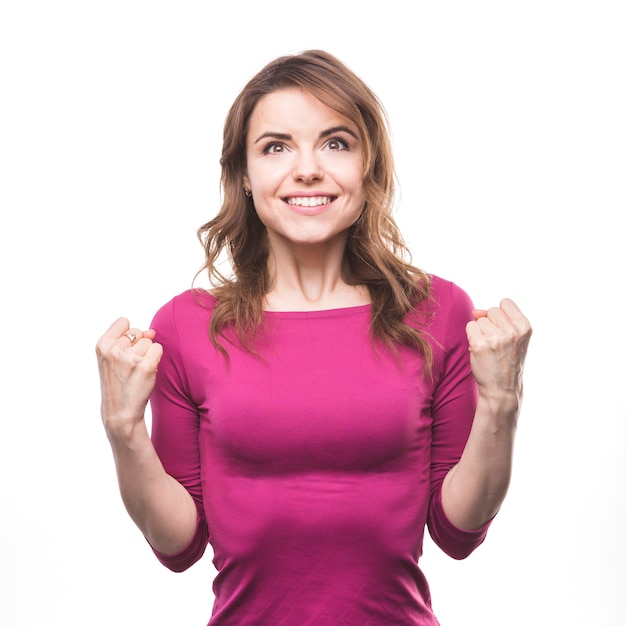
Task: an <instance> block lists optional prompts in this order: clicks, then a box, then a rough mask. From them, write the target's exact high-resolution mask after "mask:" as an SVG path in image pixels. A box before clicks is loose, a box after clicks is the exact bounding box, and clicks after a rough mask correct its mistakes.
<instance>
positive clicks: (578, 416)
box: [0, 0, 626, 626]
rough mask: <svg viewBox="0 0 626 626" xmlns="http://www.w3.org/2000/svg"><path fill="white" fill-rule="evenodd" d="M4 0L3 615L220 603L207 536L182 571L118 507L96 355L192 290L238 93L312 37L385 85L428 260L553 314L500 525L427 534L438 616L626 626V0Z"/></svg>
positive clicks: (67, 622)
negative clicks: (462, 553) (463, 543)
mask: <svg viewBox="0 0 626 626" xmlns="http://www.w3.org/2000/svg"><path fill="white" fill-rule="evenodd" d="M0 7H1V8H0V90H1V94H2V95H1V97H0V203H1V209H2V211H1V220H2V221H1V229H0V254H1V255H2V256H1V259H0V261H1V272H2V293H3V295H2V306H1V315H2V320H1V330H2V339H1V344H0V346H1V347H0V355H1V359H2V368H3V370H2V377H1V378H0V380H1V383H2V390H1V394H0V403H1V404H0V406H1V427H0V433H1V434H0V481H1V490H0V542H1V543H0V551H1V552H0V553H1V557H0V558H1V560H0V623H2V624H3V625H6V626H23V625H28V626H30V625H34V624H44V623H45V624H54V625H60V626H83V625H84V624H90V625H92V626H99V625H109V624H116V625H117V626H130V625H133V626H136V625H140V626H143V625H150V626H159V625H168V626H170V625H174V624H175V625H177V626H178V625H180V626H186V625H189V626H192V625H202V624H206V622H207V620H208V618H209V614H210V607H211V603H212V596H211V592H210V584H211V578H212V575H213V569H212V565H211V560H210V553H209V552H207V554H206V556H205V558H204V559H203V561H201V562H200V563H199V564H197V565H196V566H194V567H193V568H192V569H191V570H189V571H188V572H186V573H183V574H173V573H171V572H169V571H167V570H166V569H165V568H163V567H161V566H160V565H159V564H158V562H157V561H156V560H155V559H154V557H153V556H152V554H151V552H150V551H149V549H148V546H147V545H146V544H145V542H144V541H143V539H142V537H141V536H140V534H139V532H138V531H137V530H136V528H135V527H134V526H133V525H132V522H131V521H130V520H129V518H128V517H127V516H126V513H125V511H124V509H123V506H122V504H121V502H120V499H119V496H118V492H117V485H116V480H115V474H114V468H113V463H112V459H111V455H110V451H109V448H108V443H107V441H106V438H105V435H104V432H103V430H102V426H101V424H100V418H99V388H98V379H97V368H96V360H95V357H94V352H93V350H94V345H95V342H96V340H97V338H98V337H99V336H100V334H101V333H102V332H103V331H104V330H105V329H106V328H107V327H108V325H109V324H110V323H111V322H112V321H113V320H114V319H115V318H116V317H118V316H120V315H124V316H127V317H129V318H130V319H131V321H132V322H133V324H136V325H139V326H147V325H149V323H150V320H151V318H152V315H153V313H154V312H155V310H156V309H157V308H158V307H159V306H161V305H162V304H163V303H164V302H166V301H167V300H169V299H170V298H171V297H172V296H173V295H175V294H176V293H178V292H180V291H183V290H184V289H186V288H188V287H189V286H190V284H191V281H192V279H193V276H194V274H195V272H196V270H197V268H198V267H199V266H200V264H201V262H202V260H203V258H202V250H201V248H200V245H199V244H198V243H197V241H196V239H195V230H196V228H197V227H198V226H200V225H201V224H202V223H204V222H205V221H207V220H208V219H209V218H210V217H212V216H213V215H214V213H215V212H216V210H217V208H218V205H219V198H220V195H219V181H218V175H219V170H218V159H219V154H220V148H221V132H222V125H223V121H224V117H225V115H226V112H227V109H228V107H229V106H230V104H231V102H232V100H233V99H234V97H235V96H236V94H237V93H238V91H239V90H240V88H241V87H242V86H243V84H244V83H245V81H247V79H248V78H249V77H250V76H251V75H252V74H254V73H255V72H256V71H257V70H259V69H260V68H261V67H262V66H263V65H264V64H265V63H266V62H268V61H269V60H271V59H272V58H274V57H275V56H277V55H280V54H283V53H288V52H297V51H300V50H302V49H306V48H324V49H327V50H328V51H330V52H332V53H334V54H335V55H337V56H338V57H339V58H340V59H342V60H343V61H344V62H346V63H347V64H348V65H349V66H350V67H351V68H352V69H353V70H355V71H356V72H357V74H359V75H360V76H361V77H363V78H364V79H365V80H366V82H367V83H368V84H369V85H370V86H371V87H372V88H373V89H374V91H375V92H376V93H377V94H378V95H379V96H380V98H381V100H382V101H383V103H384V104H385V106H386V108H387V111H388V113H389V117H390V120H391V128H392V132H393V141H394V146H395V151H396V158H397V171H398V177H399V181H400V186H401V193H400V194H399V198H398V200H399V202H398V204H399V211H398V220H399V222H400V224H401V226H402V229H403V232H404V234H405V236H406V239H407V241H408V243H409V245H410V247H411V249H412V251H413V254H414V262H415V263H416V264H417V265H419V266H421V267H423V268H424V269H426V270H428V271H431V272H434V273H437V274H440V275H442V276H444V277H446V278H449V279H451V280H454V281H455V282H457V283H458V284H460V285H461V286H462V287H464V288H465V289H466V290H467V291H468V292H469V293H470V294H471V295H472V297H473V299H474V301H475V303H476V304H477V305H478V306H481V307H488V306H491V305H493V304H496V303H497V302H498V301H499V300H500V299H501V298H502V297H504V296H509V297H512V298H514V299H515V300H516V301H517V302H518V303H519V304H520V306H521V307H522V308H523V310H524V311H525V312H526V313H527V314H528V316H529V317H530V318H531V321H532V323H533V326H534V330H535V333H534V337H533V340H532V345H531V352H530V355H529V359H528V364H527V373H526V400H525V406H524V410H523V416H522V421H521V425H520V430H519V437H518V444H517V450H516V458H515V475H514V479H513V484H512V486H511V490H510V493H509V497H508V499H507V501H506V503H505V505H504V507H503V509H502V511H501V513H500V515H499V517H498V519H497V521H496V523H495V524H494V525H493V527H492V530H491V533H490V536H489V537H488V539H487V542H486V543H485V544H484V545H483V546H482V547H481V548H480V549H479V550H478V551H477V552H476V553H474V554H473V555H472V556H471V557H470V558H469V559H467V560H466V561H463V562H455V561H452V560H450V559H448V558H447V557H445V556H444V555H443V554H442V553H440V552H438V551H437V549H436V548H434V547H433V545H432V544H431V543H430V542H429V541H427V543H426V546H425V556H424V558H423V566H424V569H425V570H426V574H427V576H428V578H429V580H430V583H431V587H432V593H433V598H434V600H433V601H434V606H435V609H436V612H437V614H438V616H439V618H440V620H441V623H442V626H473V625H475V626H517V625H520V626H522V625H524V626H527V625H528V624H533V625H544V624H545V625H554V624H567V625H568V626H578V625H581V626H582V625H589V624H594V625H595V624H602V625H603V626H618V625H623V624H625V623H626V603H625V601H624V590H625V589H626V566H625V562H626V545H625V543H626V542H625V540H624V531H625V529H626V512H625V489H624V477H625V476H626V471H625V470H626V463H625V461H624V458H625V455H624V444H625V427H624V421H625V418H626V409H625V408H624V400H625V398H624V396H625V394H624V389H625V383H624V381H625V375H626V370H625V366H624V359H623V354H624V350H625V349H626V341H625V331H624V310H625V302H624V296H623V289H624V281H623V274H624V269H625V267H626V266H625V263H624V252H623V240H624V227H623V225H622V219H621V218H622V217H623V214H624V212H625V209H626V189H625V187H626V180H625V179H626V124H625V112H626V87H625V80H626V71H625V70H626V43H625V42H626V36H625V33H626V8H625V5H624V3H623V2H617V1H614V2H611V1H605V0H594V1H591V0H589V1H587V2H582V1H577V0H569V1H561V2H559V1H555V0H541V1H538V0H529V1H526V2H503V1H495V0H494V1H491V2H488V1H477V2H461V1H450V2H414V3H411V2H407V1H406V0H385V1H384V2H380V1H377V2H371V1H369V0H358V1H357V0H354V1H352V0H348V1H345V2H342V1H341V0H316V2H310V3H296V2H293V1H291V0H290V1H277V0H271V1H267V2H264V1H259V0H255V1H239V2H237V1H231V2H216V3H213V2H210V1H206V2H198V1H195V2H184V1H183V2H176V3H175V2H159V1H151V2H147V1H146V2H140V1H133V0H126V1H123V2H122V1H119V0H114V1H109V2H89V1H75V2H70V1H67V0H66V1H63V0H60V1H57V2H43V1H41V2H29V1H28V0H24V1H18V0H14V1H13V2H10V1H6V2H2V3H1V4H0ZM216 7H217V8H216ZM313 540H314V538H313Z"/></svg>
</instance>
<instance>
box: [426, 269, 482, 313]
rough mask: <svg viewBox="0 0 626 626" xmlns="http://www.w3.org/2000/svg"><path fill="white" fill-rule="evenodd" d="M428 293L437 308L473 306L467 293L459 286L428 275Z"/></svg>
mask: <svg viewBox="0 0 626 626" xmlns="http://www.w3.org/2000/svg"><path fill="white" fill-rule="evenodd" d="M429 276H430V292H431V296H432V300H433V301H434V302H436V303H437V305H438V307H439V308H447V307H449V306H461V307H463V308H466V307H467V306H468V305H469V306H470V308H471V307H472V306H473V305H472V302H471V298H470V296H469V295H468V293H467V292H466V291H465V290H464V289H463V288H462V287H460V286H459V285H457V284H456V283H455V282H453V281H451V280H447V279H445V278H442V277H441V276H436V275H435V274H430V275H429Z"/></svg>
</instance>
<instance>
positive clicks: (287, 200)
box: [244, 88, 365, 245]
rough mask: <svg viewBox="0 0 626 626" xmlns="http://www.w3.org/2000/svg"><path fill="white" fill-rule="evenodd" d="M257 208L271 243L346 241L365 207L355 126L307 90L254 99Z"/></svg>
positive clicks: (247, 180)
mask: <svg viewBox="0 0 626 626" xmlns="http://www.w3.org/2000/svg"><path fill="white" fill-rule="evenodd" d="M246 156H247V175H246V176H245V177H244V184H245V185H246V186H247V187H249V188H250V189H251V190H252V197H253V200H254V206H255V208H256V211H257V214H258V216H259V218H260V220H261V221H262V222H263V224H265V226H266V228H267V231H268V235H269V238H270V242H271V244H272V245H276V244H279V243H286V242H289V243H292V244H302V245H311V244H320V243H331V242H335V241H337V242H340V243H342V244H345V241H346V238H347V231H348V229H349V228H350V226H352V224H354V222H355V221H356V220H357V219H358V217H359V215H360V214H361V211H362V209H363V204H364V201H365V194H364V191H363V145H362V139H361V137H360V135H359V132H358V130H357V127H356V126H355V125H354V124H353V123H352V122H351V121H350V120H348V119H346V118H344V117H342V116H341V115H339V114H338V113H336V112H335V111H333V110H332V109H330V108H329V107H327V106H326V105H325V104H323V103H322V102H321V101H320V100H318V99H317V98H315V97H314V96H313V95H312V94H311V93H309V92H307V91H304V90H302V89H298V88H287V89H281V90H278V91H275V92H273V93H271V94H268V95H266V96H264V97H263V98H261V100H259V102H258V104H257V105H256V107H255V109H254V111H253V113H252V115H251V117H250V122H249V128H248V135H247V138H246Z"/></svg>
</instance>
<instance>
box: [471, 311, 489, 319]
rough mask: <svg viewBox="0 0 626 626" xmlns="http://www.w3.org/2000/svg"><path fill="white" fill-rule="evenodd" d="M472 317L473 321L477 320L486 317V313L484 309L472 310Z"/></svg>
mask: <svg viewBox="0 0 626 626" xmlns="http://www.w3.org/2000/svg"><path fill="white" fill-rule="evenodd" d="M472 315H473V316H474V319H475V320H477V319H478V318H480V317H487V311H486V310H485V309H474V310H473V311H472Z"/></svg>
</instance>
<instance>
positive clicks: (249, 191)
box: [243, 185, 252, 198]
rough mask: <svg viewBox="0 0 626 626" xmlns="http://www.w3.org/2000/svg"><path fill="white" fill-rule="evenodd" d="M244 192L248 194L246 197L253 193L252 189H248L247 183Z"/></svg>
mask: <svg viewBox="0 0 626 626" xmlns="http://www.w3.org/2000/svg"><path fill="white" fill-rule="evenodd" d="M243 192H244V193H245V194H246V198H249V197H250V196H251V195H252V190H251V189H248V187H246V186H245V185H244V186H243Z"/></svg>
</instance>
